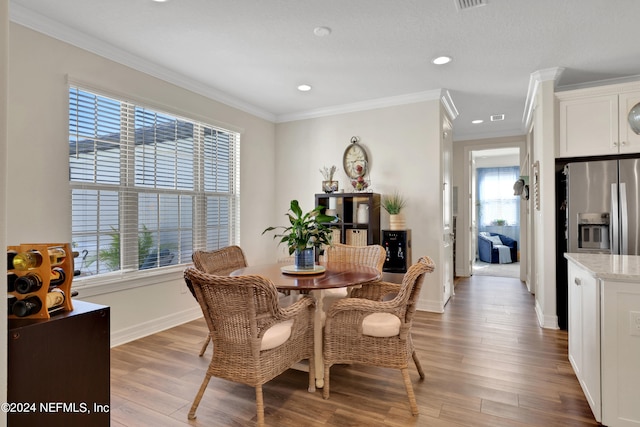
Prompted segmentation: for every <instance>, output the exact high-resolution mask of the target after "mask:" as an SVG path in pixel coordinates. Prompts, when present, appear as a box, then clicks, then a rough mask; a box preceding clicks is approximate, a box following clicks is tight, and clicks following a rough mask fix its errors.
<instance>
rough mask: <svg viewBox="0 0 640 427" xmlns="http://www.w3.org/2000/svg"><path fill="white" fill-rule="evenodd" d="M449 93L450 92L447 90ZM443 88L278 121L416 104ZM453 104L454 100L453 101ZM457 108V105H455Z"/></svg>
mask: <svg viewBox="0 0 640 427" xmlns="http://www.w3.org/2000/svg"><path fill="white" fill-rule="evenodd" d="M447 93H448V92H447ZM441 97H442V89H435V90H429V91H424V92H415V93H409V94H406V95H398V96H390V97H386V98H377V99H371V100H368V101H362V102H354V103H351V104H344V105H336V106H333V107H326V108H316V109H313V110H307V111H301V112H299V113H291V114H282V115H279V116H278V117H277V119H276V123H285V122H293V121H296V120H305V119H315V118H318V117H326V116H333V115H336V114H345V113H355V112H358V111H366V110H374V109H376V108H385V107H394V106H397V105H405V104H414V103H416V102H423V101H434V100H440V99H441ZM451 105H453V101H452V102H451ZM454 108H455V107H454Z"/></svg>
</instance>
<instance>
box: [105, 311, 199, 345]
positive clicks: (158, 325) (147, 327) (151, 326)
mask: <svg viewBox="0 0 640 427" xmlns="http://www.w3.org/2000/svg"><path fill="white" fill-rule="evenodd" d="M200 317H202V310H201V309H200V307H194V308H190V309H188V310H184V311H181V312H178V313H171V314H170V315H168V316H165V317H160V318H158V319H154V320H150V321H148V322H144V323H139V324H137V325H133V326H130V327H128V328H125V329H121V330H119V331H111V347H116V346H119V345H121V344H125V343H128V342H130V341H134V340H137V339H139V338H144V337H146V336H148V335H152V334H155V333H157V332H160V331H164V330H166V329H169V328H173V327H175V326H179V325H182V324H183V323H187V322H191V321H192V320H196V319H199V318H200Z"/></svg>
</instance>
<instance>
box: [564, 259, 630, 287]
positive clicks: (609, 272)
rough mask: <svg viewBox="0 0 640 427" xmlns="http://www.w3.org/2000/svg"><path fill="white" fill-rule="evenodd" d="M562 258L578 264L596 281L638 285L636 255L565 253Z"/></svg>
mask: <svg viewBox="0 0 640 427" xmlns="http://www.w3.org/2000/svg"><path fill="white" fill-rule="evenodd" d="M564 257H565V258H567V259H568V260H570V261H573V262H574V263H576V264H578V265H579V266H581V267H582V268H584V269H585V270H587V271H588V272H590V273H591V275H592V276H593V277H595V278H597V279H604V280H625V281H632V282H638V283H640V256H638V255H606V254H583V253H565V254H564Z"/></svg>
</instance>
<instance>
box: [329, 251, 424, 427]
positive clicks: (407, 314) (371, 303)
mask: <svg viewBox="0 0 640 427" xmlns="http://www.w3.org/2000/svg"><path fill="white" fill-rule="evenodd" d="M434 268H435V266H434V264H433V260H431V258H429V257H426V256H425V257H422V258H420V259H419V260H418V262H417V263H416V264H414V265H412V266H411V267H410V268H409V270H408V271H407V272H406V273H405V275H404V278H403V280H402V284H395V283H386V282H377V283H369V284H365V285H363V288H370V290H369V291H368V293H367V294H368V295H369V296H371V298H370V299H364V298H345V299H343V300H340V301H336V302H335V303H334V304H333V305H332V306H331V309H330V310H329V313H328V314H327V319H326V322H325V329H324V352H323V355H324V388H323V391H322V395H323V397H324V398H325V399H328V398H329V371H330V368H331V365H334V364H337V363H339V364H354V363H360V364H363V365H370V366H380V367H386V368H395V369H400V371H401V372H402V377H403V380H404V385H405V388H406V391H407V396H408V397H409V404H410V406H411V413H412V414H413V415H417V414H418V405H417V403H416V398H415V394H414V392H413V386H412V385H411V379H410V378H409V370H408V365H409V360H410V359H411V358H413V361H414V363H415V365H416V368H417V370H418V373H419V375H420V378H421V379H424V371H423V370H422V367H421V366H420V361H419V360H418V356H417V354H416V352H415V349H414V347H413V342H412V340H411V325H412V323H413V315H414V313H415V310H416V304H417V301H418V295H419V294H420V288H421V287H422V282H423V280H424V275H425V273H430V272H432V271H433V270H434ZM390 292H392V293H395V294H396V296H395V297H394V298H393V299H392V300H390V301H382V299H383V297H384V295H387V294H388V293H390ZM376 293H377V295H375V294H376Z"/></svg>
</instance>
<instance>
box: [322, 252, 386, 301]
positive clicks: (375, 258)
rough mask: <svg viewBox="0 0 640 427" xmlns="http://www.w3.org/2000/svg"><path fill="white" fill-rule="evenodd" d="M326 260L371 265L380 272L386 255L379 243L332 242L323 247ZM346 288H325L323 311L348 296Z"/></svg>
mask: <svg viewBox="0 0 640 427" xmlns="http://www.w3.org/2000/svg"><path fill="white" fill-rule="evenodd" d="M325 257H326V258H325V259H326V260H327V262H346V263H352V264H361V265H366V266H369V267H373V268H375V269H376V270H378V271H379V272H380V273H382V266H383V265H384V260H385V257H386V253H385V250H384V248H383V247H382V246H380V245H368V246H352V245H344V244H342V243H334V244H332V245H331V246H327V248H326V249H325ZM352 291H353V290H349V289H347V288H336V289H327V290H326V291H325V297H324V305H323V307H324V311H325V312H327V311H328V310H329V307H331V304H333V303H334V302H335V301H338V300H340V299H342V298H346V297H347V296H350V294H349V292H352Z"/></svg>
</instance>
